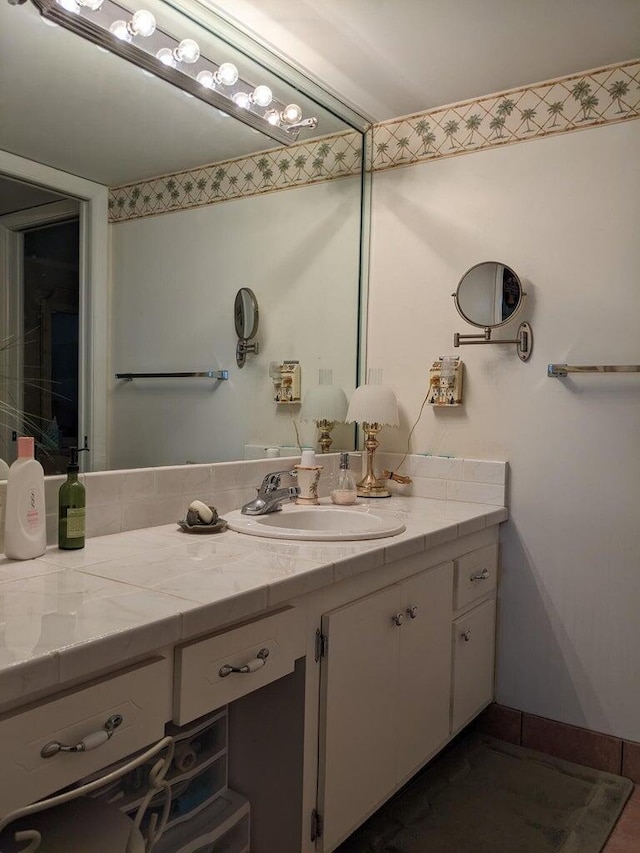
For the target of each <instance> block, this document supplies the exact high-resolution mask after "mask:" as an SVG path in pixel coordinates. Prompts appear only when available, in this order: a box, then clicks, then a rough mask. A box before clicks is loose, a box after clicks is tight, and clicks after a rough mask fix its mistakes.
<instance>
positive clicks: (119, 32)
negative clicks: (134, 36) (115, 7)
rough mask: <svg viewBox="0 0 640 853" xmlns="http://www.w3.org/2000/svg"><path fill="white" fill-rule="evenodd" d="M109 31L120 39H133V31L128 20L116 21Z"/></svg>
mask: <svg viewBox="0 0 640 853" xmlns="http://www.w3.org/2000/svg"><path fill="white" fill-rule="evenodd" d="M109 32H110V33H111V35H112V36H115V37H116V38H117V39H120V41H131V33H130V32H129V27H128V26H127V22H126V21H114V22H113V23H112V24H111V26H110V27H109Z"/></svg>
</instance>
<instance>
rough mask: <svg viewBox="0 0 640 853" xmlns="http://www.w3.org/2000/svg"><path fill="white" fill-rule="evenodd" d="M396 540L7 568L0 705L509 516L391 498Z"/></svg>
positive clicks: (250, 541)
mask: <svg viewBox="0 0 640 853" xmlns="http://www.w3.org/2000/svg"><path fill="white" fill-rule="evenodd" d="M323 502H324V501H323ZM359 504H360V505H361V506H362V510H363V511H364V512H366V511H367V506H370V507H371V508H374V507H375V510H376V511H384V512H391V513H393V514H394V515H396V516H397V517H399V518H400V519H401V520H402V521H403V523H404V524H405V526H406V530H405V531H404V532H403V533H401V534H399V535H398V536H390V537H386V538H384V539H371V540H365V541H351V542H299V541H297V542H293V541H286V540H278V539H267V538H262V537H256V536H246V535H243V534H241V533H235V532H233V531H230V530H227V531H225V532H224V533H221V534H216V535H211V536H193V535H189V534H186V533H183V532H182V531H181V530H180V529H179V528H178V526H177V525H176V524H167V525H163V526H161V527H150V528H146V529H141V530H132V531H130V532H127V533H117V534H113V535H111V536H100V537H96V538H93V539H88V540H87V543H86V547H85V548H84V549H82V550H80V551H60V550H58V549H57V548H49V549H47V551H46V553H45V554H43V555H42V557H39V558H38V559H37V560H25V561H14V560H8V559H7V558H2V559H0V705H7V704H8V703H12V704H13V703H15V701H16V700H18V699H21V698H25V699H26V698H27V697H29V696H31V695H33V694H36V693H41V692H43V691H46V690H49V689H52V688H54V687H55V686H56V685H58V684H61V683H66V682H69V681H72V680H74V679H79V678H82V677H85V678H87V677H91V675H92V674H93V673H95V672H98V671H99V670H101V669H106V668H107V667H110V666H113V665H114V664H116V663H125V662H126V661H127V660H133V659H134V658H136V657H138V656H141V655H144V654H148V653H152V652H154V651H156V650H157V649H160V648H163V647H166V646H170V645H172V644H175V643H177V642H180V641H182V640H186V639H189V638H191V637H194V636H196V635H197V634H201V633H204V632H207V631H213V630H215V629H216V628H217V627H219V626H222V625H225V624H227V623H230V622H233V621H236V620H238V619H243V618H247V617H250V616H252V615H254V614H258V613H259V612H260V611H263V610H264V609H266V608H268V607H273V606H277V605H279V604H281V603H284V602H286V601H288V600H290V599H292V598H295V597H297V596H299V595H302V594H304V593H308V592H313V591H314V590H317V589H320V588H321V587H324V586H327V585H329V584H331V583H333V582H335V581H339V580H343V579H345V578H348V577H351V576H352V575H355V574H358V573H359V572H362V571H367V570H369V569H374V568H378V567H380V566H382V565H384V564H385V563H390V562H392V561H394V560H397V559H401V558H404V557H408V556H410V555H412V554H417V553H420V552H421V551H425V550H428V549H430V548H432V547H436V546H438V545H442V544H444V543H446V542H450V541H453V540H455V539H457V538H459V537H460V536H465V535H467V534H469V533H474V532H476V531H478V530H482V529H483V528H484V527H488V526H490V525H494V524H498V523H499V522H501V521H505V520H506V518H507V516H508V513H507V509H506V508H505V507H496V506H489V505H487V504H475V503H464V502H460V501H443V500H434V499H430V498H416V497H392V498H390V499H389V500H385V501H384V507H382V506H381V502H380V501H375V500H369V501H367V500H362V501H359Z"/></svg>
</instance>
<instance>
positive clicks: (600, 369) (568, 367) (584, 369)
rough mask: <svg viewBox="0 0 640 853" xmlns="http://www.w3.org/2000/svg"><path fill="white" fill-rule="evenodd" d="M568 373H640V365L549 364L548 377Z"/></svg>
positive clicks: (556, 376)
mask: <svg viewBox="0 0 640 853" xmlns="http://www.w3.org/2000/svg"><path fill="white" fill-rule="evenodd" d="M568 373H640V364H549V365H547V376H551V377H553V378H558V377H561V376H566V375H567V374H568Z"/></svg>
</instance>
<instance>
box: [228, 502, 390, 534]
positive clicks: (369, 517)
mask: <svg viewBox="0 0 640 853" xmlns="http://www.w3.org/2000/svg"><path fill="white" fill-rule="evenodd" d="M225 520H226V522H227V525H228V526H229V528H230V529H231V530H235V531H236V532H237V533H247V534H248V535H249V536H268V537H270V538H272V539H311V540H319V539H320V540H325V541H343V540H345V539H380V538H382V537H383V536H397V534H398V533H402V531H403V530H404V524H402V522H400V521H398V519H397V518H396V517H395V516H393V515H390V514H388V513H385V512H376V511H375V510H374V511H372V510H370V509H369V507H363V508H362V509H358V508H355V507H335V506H314V507H308V506H285V507H283V509H282V511H281V512H271V513H267V514H266V515H242V513H241V512H240V510H239V509H236V510H234V511H233V512H229V513H227V514H226V515H225Z"/></svg>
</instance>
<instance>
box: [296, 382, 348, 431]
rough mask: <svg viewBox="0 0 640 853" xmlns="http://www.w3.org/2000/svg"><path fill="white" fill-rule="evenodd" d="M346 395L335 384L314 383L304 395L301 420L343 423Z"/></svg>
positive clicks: (345, 410)
mask: <svg viewBox="0 0 640 853" xmlns="http://www.w3.org/2000/svg"><path fill="white" fill-rule="evenodd" d="M346 414H347V395H346V394H345V393H344V391H343V390H342V388H339V387H338V386H337V385H315V386H314V387H313V388H310V389H309V390H308V391H307V393H306V394H305V395H304V400H303V401H302V408H301V410H300V420H301V421H337V422H338V423H344V419H345V416H346Z"/></svg>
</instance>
